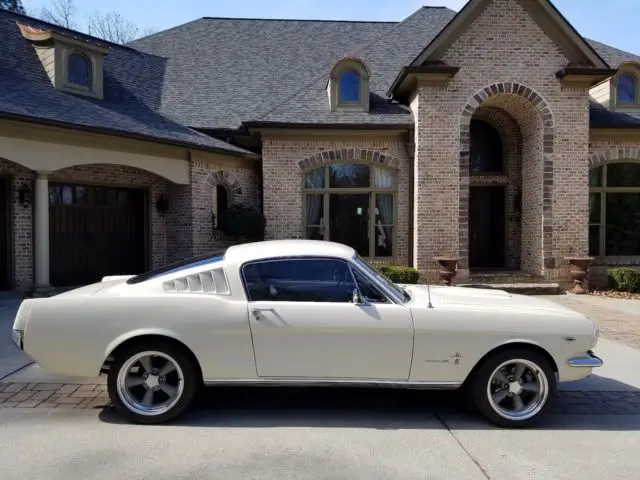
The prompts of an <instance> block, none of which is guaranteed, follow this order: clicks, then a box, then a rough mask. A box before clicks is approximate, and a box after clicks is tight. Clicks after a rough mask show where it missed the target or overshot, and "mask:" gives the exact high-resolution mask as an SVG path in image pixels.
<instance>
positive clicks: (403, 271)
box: [376, 265, 420, 283]
mask: <svg viewBox="0 0 640 480" xmlns="http://www.w3.org/2000/svg"><path fill="white" fill-rule="evenodd" d="M376 269H377V270H378V271H379V272H380V273H381V274H383V275H384V276H385V277H387V278H388V279H389V280H391V281H392V282H395V283H418V280H420V273H419V272H418V270H416V269H415V268H413V267H407V266H404V265H376Z"/></svg>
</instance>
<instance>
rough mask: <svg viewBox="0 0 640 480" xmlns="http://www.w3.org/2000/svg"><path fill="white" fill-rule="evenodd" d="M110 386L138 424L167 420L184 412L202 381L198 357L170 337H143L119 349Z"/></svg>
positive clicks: (118, 405) (117, 402) (121, 408)
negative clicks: (169, 338)
mask: <svg viewBox="0 0 640 480" xmlns="http://www.w3.org/2000/svg"><path fill="white" fill-rule="evenodd" d="M114 357H115V358H114V361H113V363H112V365H111V368H110V370H109V377H108V379H107V386H108V390H109V397H110V398H111V402H112V403H113V405H114V407H115V408H116V410H117V411H118V412H119V413H121V414H122V415H123V416H125V417H126V418H127V419H129V420H131V421H133V422H137V423H164V422H167V421H169V420H171V419H173V418H175V417H177V416H178V415H179V414H180V413H182V412H183V411H184V410H185V409H186V408H187V406H188V405H189V403H190V402H191V400H192V399H193V397H194V396H195V393H196V391H197V389H198V387H199V385H200V384H201V382H202V375H201V374H200V369H199V366H198V364H197V362H196V361H195V359H194V357H193V355H192V354H190V352H189V351H188V350H187V349H186V347H184V346H182V345H180V344H178V343H177V342H172V341H170V340H166V341H164V340H143V341H140V342H139V343H132V344H130V345H127V346H124V347H122V348H121V349H119V350H118V351H117V352H116V353H115V355H114Z"/></svg>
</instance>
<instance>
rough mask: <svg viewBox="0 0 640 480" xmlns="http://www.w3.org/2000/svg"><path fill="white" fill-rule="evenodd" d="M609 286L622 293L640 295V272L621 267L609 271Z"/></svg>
mask: <svg viewBox="0 0 640 480" xmlns="http://www.w3.org/2000/svg"><path fill="white" fill-rule="evenodd" d="M608 273H609V286H610V287H611V288H613V289H614V290H619V291H621V292H630V293H640V270H639V269H635V268H628V267H620V268H610V269H609V272H608Z"/></svg>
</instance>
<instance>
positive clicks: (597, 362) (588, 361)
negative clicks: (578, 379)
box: [569, 350, 604, 368]
mask: <svg viewBox="0 0 640 480" xmlns="http://www.w3.org/2000/svg"><path fill="white" fill-rule="evenodd" d="M602 365H604V362H603V361H602V359H601V358H600V357H598V356H596V355H594V353H593V352H592V351H591V350H589V351H588V352H587V354H586V355H583V356H580V357H573V358H570V359H569V366H570V367H578V368H596V367H601V366H602Z"/></svg>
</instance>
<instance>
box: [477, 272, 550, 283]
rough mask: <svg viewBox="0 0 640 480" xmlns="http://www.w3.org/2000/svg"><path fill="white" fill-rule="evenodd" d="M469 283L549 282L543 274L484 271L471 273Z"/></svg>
mask: <svg viewBox="0 0 640 480" xmlns="http://www.w3.org/2000/svg"><path fill="white" fill-rule="evenodd" d="M468 283H482V284H485V283H486V284H493V283H500V284H506V283H547V280H546V279H545V278H544V277H543V276H542V275H536V274H533V273H524V272H484V273H472V274H471V275H469V282H468Z"/></svg>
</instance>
